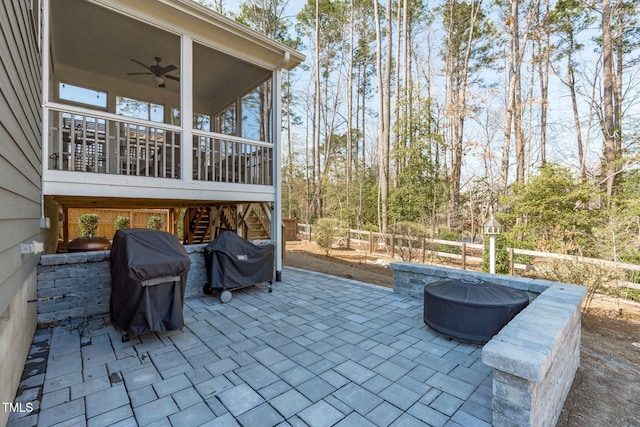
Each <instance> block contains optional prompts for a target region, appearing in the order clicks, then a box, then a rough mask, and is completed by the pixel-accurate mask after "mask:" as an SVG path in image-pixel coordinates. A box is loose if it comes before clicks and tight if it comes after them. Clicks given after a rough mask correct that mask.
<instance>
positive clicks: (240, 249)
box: [204, 231, 275, 289]
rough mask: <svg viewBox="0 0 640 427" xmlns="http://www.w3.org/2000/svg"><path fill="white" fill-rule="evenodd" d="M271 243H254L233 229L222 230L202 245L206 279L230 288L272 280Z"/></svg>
mask: <svg viewBox="0 0 640 427" xmlns="http://www.w3.org/2000/svg"><path fill="white" fill-rule="evenodd" d="M274 253H275V246H274V245H272V244H264V245H254V244H253V243H251V242H250V241H248V240H245V239H243V238H242V237H240V236H238V235H237V234H236V233H235V232H233V231H224V232H222V234H220V235H219V236H218V237H216V238H215V239H214V240H212V241H211V243H209V244H208V245H207V246H205V248H204V262H205V267H206V268H207V283H208V285H209V287H211V288H213V289H224V288H227V289H232V288H239V287H244V286H250V285H255V284H257V283H262V282H271V281H273V269H274V265H273V260H274Z"/></svg>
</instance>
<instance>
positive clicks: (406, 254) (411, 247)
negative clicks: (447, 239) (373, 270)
mask: <svg viewBox="0 0 640 427" xmlns="http://www.w3.org/2000/svg"><path fill="white" fill-rule="evenodd" d="M391 232H392V233H393V234H394V236H395V238H396V241H395V249H396V251H398V252H399V253H400V258H401V259H402V261H404V262H414V261H415V260H417V259H418V257H419V256H420V252H421V251H422V238H423V237H425V235H426V230H425V228H424V226H422V225H421V224H418V223H415V222H409V221H402V222H398V223H396V224H394V225H393V228H392V231H391Z"/></svg>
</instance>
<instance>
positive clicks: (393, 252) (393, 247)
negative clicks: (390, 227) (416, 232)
mask: <svg viewBox="0 0 640 427" xmlns="http://www.w3.org/2000/svg"><path fill="white" fill-rule="evenodd" d="M395 257H396V236H395V234H391V258H392V259H393V258H395Z"/></svg>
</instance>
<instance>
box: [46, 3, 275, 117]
mask: <svg viewBox="0 0 640 427" xmlns="http://www.w3.org/2000/svg"><path fill="white" fill-rule="evenodd" d="M51 5H52V19H51V49H52V50H51V52H52V68H53V71H54V77H55V79H56V80H58V81H63V82H64V81H66V82H69V83H76V82H77V83H78V84H85V85H87V87H92V88H95V89H99V90H105V91H107V92H112V91H114V90H116V89H117V90H123V88H128V89H131V88H134V86H136V85H137V86H144V87H146V89H144V88H143V89H142V90H141V93H145V92H144V91H145V90H146V93H147V94H148V93H149V92H148V91H149V90H150V89H151V88H155V84H154V82H153V80H152V78H151V76H146V75H136V76H128V75H127V73H131V72H145V71H146V70H145V69H144V68H142V67H141V66H140V65H138V64H136V63H134V62H132V61H131V59H136V60H139V61H141V62H143V63H145V64H147V65H151V64H154V63H155V61H154V57H159V58H162V62H161V65H164V66H166V65H169V64H174V65H175V66H176V67H178V70H175V71H173V72H171V73H169V74H171V75H174V76H179V75H180V73H181V68H182V66H181V63H180V37H179V36H178V35H176V34H174V33H172V32H170V31H166V30H163V29H161V28H159V27H157V26H154V25H149V24H147V23H144V22H142V21H139V20H136V19H133V18H131V17H129V16H126V15H123V14H120V13H116V12H114V11H111V10H109V9H106V8H104V7H101V6H98V5H95V4H92V3H91V2H88V1H85V0H65V1H56V2H51ZM167 24H169V23H167ZM193 67H194V68H193V75H194V78H193V96H194V100H200V102H201V103H206V104H207V107H208V108H210V109H211V111H217V110H220V109H221V108H223V107H225V106H226V105H227V104H228V103H229V102H231V101H233V100H234V99H235V97H237V96H239V95H240V94H242V93H243V92H245V91H246V90H248V89H250V88H252V87H254V86H255V85H256V84H258V83H259V82H260V81H262V80H264V79H265V78H267V77H269V76H270V74H271V72H270V71H269V70H266V69H264V68H261V67H258V66H256V65H253V64H249V63H247V62H245V61H242V60H239V59H237V58H235V57H232V56H230V55H227V54H225V53H222V52H219V51H215V50H213V49H209V48H204V47H202V46H201V45H198V44H196V45H195V47H194V64H193ZM78 76H81V77H80V78H79V77H78ZM89 79H90V80H92V82H89V81H83V80H89ZM78 80H80V81H78ZM165 83H166V87H165V88H162V89H157V90H158V91H162V92H164V93H163V95H164V96H165V97H166V96H167V95H169V94H171V95H174V96H175V98H176V99H179V93H180V84H179V82H176V81H173V80H166V82H165ZM119 95H126V96H135V95H136V94H135V93H127V94H123V93H119ZM145 98H148V96H146V97H145V96H144V95H142V96H141V99H145ZM151 101H153V99H151Z"/></svg>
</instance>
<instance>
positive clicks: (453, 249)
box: [436, 230, 460, 254]
mask: <svg viewBox="0 0 640 427" xmlns="http://www.w3.org/2000/svg"><path fill="white" fill-rule="evenodd" d="M436 239H438V240H448V241H450V242H459V241H460V235H459V234H458V233H456V232H455V231H452V230H442V231H440V232H439V233H438V235H437V236H436ZM436 251H438V252H445V253H449V254H459V253H460V247H458V246H450V245H443V244H440V245H437V247H436Z"/></svg>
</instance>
